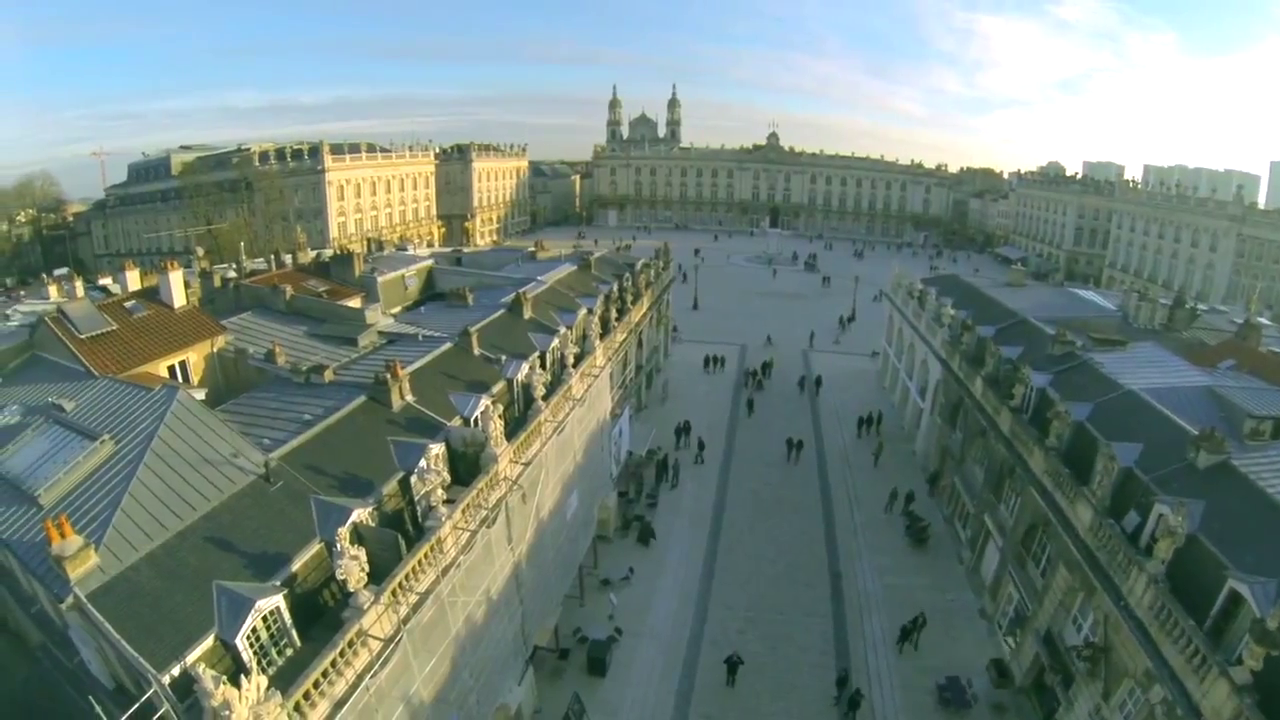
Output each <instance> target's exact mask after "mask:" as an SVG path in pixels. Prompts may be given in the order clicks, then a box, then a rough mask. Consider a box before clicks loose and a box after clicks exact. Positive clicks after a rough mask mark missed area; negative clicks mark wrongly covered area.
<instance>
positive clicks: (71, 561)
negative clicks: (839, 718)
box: [44, 513, 98, 585]
mask: <svg viewBox="0 0 1280 720" xmlns="http://www.w3.org/2000/svg"><path fill="white" fill-rule="evenodd" d="M44 534H45V537H47V538H48V539H49V553H50V554H51V555H53V559H54V560H55V561H57V563H58V565H59V566H60V567H61V568H62V570H63V572H65V573H66V574H67V579H69V580H70V581H71V583H72V584H73V585H74V584H75V583H77V582H79V581H80V580H81V579H82V578H83V577H84V576H85V575H88V574H89V573H90V572H92V571H93V569H94V568H96V567H98V549H97V548H95V547H94V546H93V543H91V542H89V541H88V540H85V539H84V538H83V537H80V534H79V533H77V532H76V531H75V528H73V527H72V526H71V520H70V518H68V517H67V515H66V513H63V514H62V515H59V516H58V519H57V520H56V521H55V520H54V519H53V518H45V521H44Z"/></svg>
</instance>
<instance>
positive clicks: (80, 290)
mask: <svg viewBox="0 0 1280 720" xmlns="http://www.w3.org/2000/svg"><path fill="white" fill-rule="evenodd" d="M83 297H86V295H85V292H84V278H82V277H80V276H79V275H76V274H75V273H72V274H71V299H72V300H79V299H80V298H83Z"/></svg>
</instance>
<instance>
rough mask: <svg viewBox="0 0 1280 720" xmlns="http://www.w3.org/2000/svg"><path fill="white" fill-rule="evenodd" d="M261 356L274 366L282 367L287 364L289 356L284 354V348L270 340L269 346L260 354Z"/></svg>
mask: <svg viewBox="0 0 1280 720" xmlns="http://www.w3.org/2000/svg"><path fill="white" fill-rule="evenodd" d="M262 358H263V359H264V360H266V361H267V362H269V363H271V364H272V365H275V366H276V367H284V366H285V365H287V364H289V357H288V356H287V355H285V352H284V348H282V347H280V343H278V342H272V343H271V347H269V348H267V351H266V352H264V353H263V354H262Z"/></svg>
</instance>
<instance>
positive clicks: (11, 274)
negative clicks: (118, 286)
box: [0, 170, 83, 281]
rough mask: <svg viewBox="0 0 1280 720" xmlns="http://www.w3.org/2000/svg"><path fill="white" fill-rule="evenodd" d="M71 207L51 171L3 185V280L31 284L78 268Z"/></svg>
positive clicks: (0, 232)
mask: <svg viewBox="0 0 1280 720" xmlns="http://www.w3.org/2000/svg"><path fill="white" fill-rule="evenodd" d="M69 206H70V203H69V201H68V200H67V194H66V192H65V191H64V190H63V188H62V183H61V182H59V181H58V178H56V177H54V175H53V173H51V172H49V171H48V170H37V171H35V172H30V173H27V174H25V175H21V176H19V177H18V178H17V179H15V180H14V181H13V182H11V183H9V184H8V185H0V280H3V279H4V278H16V279H18V280H19V281H29V280H31V279H32V278H34V277H36V276H38V275H40V274H41V273H47V272H50V271H52V270H53V269H54V268H58V267H66V266H72V267H75V266H77V264H78V261H77V259H76V256H75V252H74V248H73V244H74V240H73V238H72V235H73V233H72V231H71V218H70V217H69V213H68V208H69ZM76 269H77V270H83V268H79V267H77V268H76Z"/></svg>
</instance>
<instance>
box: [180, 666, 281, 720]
mask: <svg viewBox="0 0 1280 720" xmlns="http://www.w3.org/2000/svg"><path fill="white" fill-rule="evenodd" d="M189 672H190V673H191V676H192V677H193V678H195V681H196V688H195V690H196V697H198V698H199V699H200V706H201V707H202V708H203V709H204V712H203V717H204V720H296V718H297V717H298V716H297V714H296V713H294V712H292V711H290V710H289V708H288V706H287V705H285V702H284V697H283V696H282V695H281V694H280V691H279V690H275V689H273V688H272V687H271V683H270V682H269V681H268V680H267V677H266V676H265V675H261V674H259V673H257V672H251V673H249V674H248V675H241V676H240V686H239V687H236V686H235V685H233V684H232V683H231V681H230V680H228V679H227V678H226V677H224V676H223V675H221V674H220V673H217V672H214V671H213V670H210V669H209V667H208V666H207V665H205V664H204V663H196V664H194V665H192V666H191V669H190V671H189Z"/></svg>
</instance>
